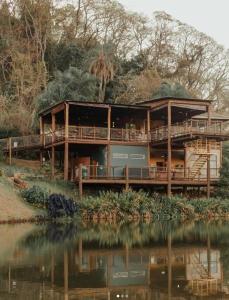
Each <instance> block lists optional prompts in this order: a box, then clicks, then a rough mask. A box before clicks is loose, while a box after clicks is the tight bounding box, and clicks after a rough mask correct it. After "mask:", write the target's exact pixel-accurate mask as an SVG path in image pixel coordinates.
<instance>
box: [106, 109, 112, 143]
mask: <svg viewBox="0 0 229 300" xmlns="http://www.w3.org/2000/svg"><path fill="white" fill-rule="evenodd" d="M107 139H108V141H110V139H111V107H110V106H109V107H108V112H107Z"/></svg>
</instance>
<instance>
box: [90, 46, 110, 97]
mask: <svg viewBox="0 0 229 300" xmlns="http://www.w3.org/2000/svg"><path fill="white" fill-rule="evenodd" d="M89 72H90V73H91V74H93V75H95V76H96V77H97V78H98V79H99V81H100V83H99V102H104V99H105V92H106V86H107V84H108V83H109V82H110V81H111V80H113V78H114V65H113V63H112V62H111V60H110V59H109V58H108V57H107V56H106V55H105V54H104V51H103V50H102V51H100V53H99V55H98V57H96V58H95V60H93V61H92V63H91V65H90V68H89Z"/></svg>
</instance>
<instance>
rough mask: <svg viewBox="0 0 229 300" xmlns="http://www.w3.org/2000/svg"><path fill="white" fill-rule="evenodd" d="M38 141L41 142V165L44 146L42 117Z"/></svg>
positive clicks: (41, 163)
mask: <svg viewBox="0 0 229 300" xmlns="http://www.w3.org/2000/svg"><path fill="white" fill-rule="evenodd" d="M40 143H41V148H40V166H41V167H42V165H43V148H44V144H45V143H44V121H43V118H42V117H40Z"/></svg>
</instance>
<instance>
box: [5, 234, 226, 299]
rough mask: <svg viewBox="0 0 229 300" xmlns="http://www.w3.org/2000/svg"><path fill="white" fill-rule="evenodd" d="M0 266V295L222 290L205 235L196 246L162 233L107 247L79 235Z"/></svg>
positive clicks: (178, 294) (119, 295) (186, 295)
mask: <svg viewBox="0 0 229 300" xmlns="http://www.w3.org/2000/svg"><path fill="white" fill-rule="evenodd" d="M24 255H25V258H26V253H25V254H24ZM0 271H1V277H0V279H1V281H0V282H1V285H0V299H14V298H12V297H11V298H10V297H8V296H9V295H11V296H12V295H15V297H16V295H21V297H20V298H18V299H25V300H26V299H29V300H32V299H57V300H58V299H64V300H72V299H76V300H92V299H93V300H105V299H106V300H114V299H116V300H117V299H131V300H132V299H133V300H149V299H195V298H196V297H200V296H209V297H212V298H211V299H222V298H217V297H218V296H219V295H222V292H223V267H222V264H221V260H220V250H219V249H217V247H215V246H214V247H212V245H211V240H210V237H209V236H208V237H207V239H206V241H205V243H202V244H201V245H198V244H197V245H195V244H194V245H193V244H190V243H189V244H185V243H183V244H180V243H173V239H172V236H171V234H168V236H167V240H166V243H158V244H154V245H152V244H149V245H147V246H146V245H145V246H142V247H133V248H130V247H129V246H128V244H126V245H124V246H120V245H116V246H115V247H113V248H112V249H109V248H101V247H97V246H96V245H93V243H91V242H83V241H82V239H79V240H78V241H77V242H76V243H73V244H70V245H62V246H59V247H57V249H52V250H51V251H47V253H46V254H45V255H43V256H40V257H39V256H36V258H34V260H30V261H29V259H25V260H23V255H22V256H20V258H19V259H17V256H16V257H14V259H12V260H11V262H10V263H9V265H7V266H6V265H4V266H2V267H1V270H0ZM224 292H225V291H224ZM1 295H3V296H4V297H2V296H1ZM22 295H24V296H23V297H22ZM216 295H217V296H216ZM193 297H194V298H193ZM15 299H16V298H15Z"/></svg>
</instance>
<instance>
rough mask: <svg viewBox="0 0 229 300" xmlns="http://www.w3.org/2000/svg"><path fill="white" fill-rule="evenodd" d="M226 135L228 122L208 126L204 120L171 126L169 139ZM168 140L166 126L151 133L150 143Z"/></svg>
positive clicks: (228, 133)
mask: <svg viewBox="0 0 229 300" xmlns="http://www.w3.org/2000/svg"><path fill="white" fill-rule="evenodd" d="M204 134H205V135H214V136H221V135H228V136H229V122H223V123H213V124H211V125H208V122H207V121H205V120H189V121H186V122H183V123H176V124H172V125H171V138H178V137H182V136H187V135H204ZM167 139H168V126H162V127H159V128H156V129H155V130H153V131H152V132H151V141H153V142H158V141H163V140H167Z"/></svg>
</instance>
